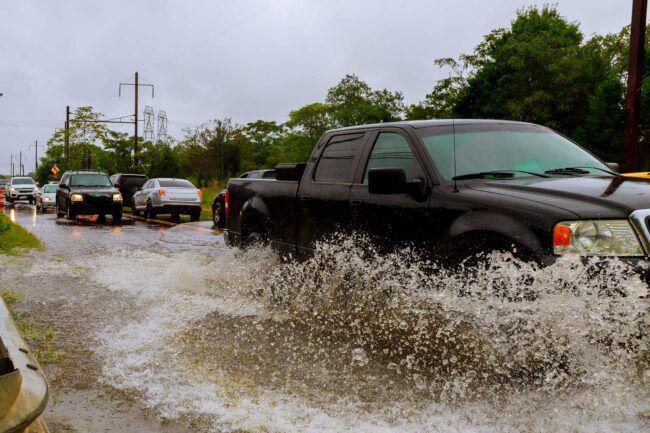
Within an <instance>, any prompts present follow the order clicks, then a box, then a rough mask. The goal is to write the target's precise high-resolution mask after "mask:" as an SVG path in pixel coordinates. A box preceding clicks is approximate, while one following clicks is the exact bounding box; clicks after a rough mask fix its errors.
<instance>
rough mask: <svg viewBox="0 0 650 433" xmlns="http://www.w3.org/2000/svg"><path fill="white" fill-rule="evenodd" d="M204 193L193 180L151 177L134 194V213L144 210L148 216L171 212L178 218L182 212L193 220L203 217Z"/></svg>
mask: <svg viewBox="0 0 650 433" xmlns="http://www.w3.org/2000/svg"><path fill="white" fill-rule="evenodd" d="M202 197H203V194H202V193H201V190H200V189H197V188H196V187H195V186H194V185H192V182H190V181H188V180H185V179H171V178H158V179H149V180H148V181H147V182H146V183H145V184H144V185H142V188H140V189H139V190H138V191H137V192H136V193H135V195H134V196H133V204H134V207H133V213H134V214H135V215H139V214H140V212H141V211H144V213H145V216H146V217H147V218H156V216H157V215H160V214H171V216H172V219H178V216H179V215H180V214H186V215H189V216H190V219H191V220H192V221H198V220H199V219H200V217H201V201H202Z"/></svg>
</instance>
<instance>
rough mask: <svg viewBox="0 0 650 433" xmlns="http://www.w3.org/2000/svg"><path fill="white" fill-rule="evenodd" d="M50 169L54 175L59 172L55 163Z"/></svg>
mask: <svg viewBox="0 0 650 433" xmlns="http://www.w3.org/2000/svg"><path fill="white" fill-rule="evenodd" d="M51 170H52V174H54V175H55V176H56V175H57V174H59V167H57V166H56V165H55V166H54V167H52V169H51Z"/></svg>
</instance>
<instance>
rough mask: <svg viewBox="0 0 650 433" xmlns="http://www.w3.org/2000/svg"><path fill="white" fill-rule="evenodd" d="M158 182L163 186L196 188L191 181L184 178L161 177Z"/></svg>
mask: <svg viewBox="0 0 650 433" xmlns="http://www.w3.org/2000/svg"><path fill="white" fill-rule="evenodd" d="M158 182H159V183H160V186H161V187H163V188H194V185H192V183H191V182H189V181H187V180H183V179H167V180H164V179H160V180H159V181H158Z"/></svg>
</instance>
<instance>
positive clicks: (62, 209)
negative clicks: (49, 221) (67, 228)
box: [56, 171, 122, 224]
mask: <svg viewBox="0 0 650 433" xmlns="http://www.w3.org/2000/svg"><path fill="white" fill-rule="evenodd" d="M107 214H109V215H111V217H112V218H113V223H114V224H116V223H119V222H120V221H121V219H122V194H120V191H119V190H117V189H116V188H115V187H113V183H112V182H111V180H110V179H109V178H108V176H107V175H106V174H104V173H101V172H97V171H69V172H66V173H65V174H64V175H63V177H62V178H61V183H59V188H58V189H57V191H56V216H57V217H62V216H64V215H65V217H66V218H67V219H69V220H74V219H75V218H76V217H77V215H98V216H99V219H100V220H103V219H104V217H105V216H106V215H107Z"/></svg>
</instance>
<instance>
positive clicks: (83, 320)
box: [0, 203, 226, 433]
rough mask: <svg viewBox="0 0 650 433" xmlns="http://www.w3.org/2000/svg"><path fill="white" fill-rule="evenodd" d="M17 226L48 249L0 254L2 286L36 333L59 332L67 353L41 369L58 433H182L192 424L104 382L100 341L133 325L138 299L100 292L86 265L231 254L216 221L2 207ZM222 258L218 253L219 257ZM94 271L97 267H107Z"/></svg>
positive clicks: (58, 341)
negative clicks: (158, 414) (129, 255)
mask: <svg viewBox="0 0 650 433" xmlns="http://www.w3.org/2000/svg"><path fill="white" fill-rule="evenodd" d="M0 211H2V212H4V214H5V215H7V216H8V217H9V218H11V220H13V221H14V222H16V223H18V224H20V225H22V226H23V227H25V228H27V229H28V230H29V231H30V232H32V233H33V234H35V235H36V236H38V237H39V239H40V240H41V241H42V242H43V244H44V245H45V248H46V249H45V251H42V252H39V251H32V252H30V253H28V254H27V255H26V256H23V257H3V256H0V288H3V289H7V290H12V291H17V292H19V293H21V294H22V296H23V300H22V301H21V302H20V303H19V304H18V311H19V312H20V313H25V314H26V315H27V317H29V318H30V320H31V321H32V322H33V324H34V325H35V326H37V327H41V328H44V327H50V326H53V327H54V329H55V330H56V338H55V340H54V347H55V348H56V350H59V351H60V352H61V353H64V354H65V357H64V361H63V362H61V363H56V364H51V365H43V368H44V370H45V372H46V375H47V377H48V380H49V382H50V401H49V405H48V408H47V410H46V412H45V420H46V422H47V424H48V426H49V428H50V431H51V432H53V433H56V432H68V431H93V432H95V431H107V432H108V431H128V432H135V433H139V432H142V433H144V432H172V433H175V432H181V431H187V426H183V425H177V424H175V423H172V422H167V423H161V422H160V421H159V420H157V419H156V418H155V416H153V415H152V414H151V413H148V412H147V411H146V410H142V409H140V408H138V405H133V404H132V403H131V402H130V400H132V398H133V397H132V396H124V395H119V394H116V393H115V392H113V390H111V389H109V388H107V387H106V386H104V385H102V384H101V383H100V381H99V379H98V378H99V377H100V375H101V369H102V358H101V356H100V355H98V354H96V353H94V346H95V345H96V339H95V336H96V335H97V333H100V332H101V331H102V330H103V329H104V328H105V327H106V326H108V324H110V323H111V322H113V321H122V320H124V321H126V320H130V319H131V318H132V317H133V316H135V315H137V311H134V309H131V308H130V307H131V304H132V302H133V299H132V298H129V297H127V296H123V295H121V294H119V293H112V292H107V291H106V290H103V289H102V288H101V287H99V286H97V283H96V282H94V281H93V280H92V278H89V276H88V275H87V272H88V267H87V266H84V265H85V262H86V260H92V263H97V259H98V258H101V257H102V256H104V255H106V256H109V255H111V254H116V252H117V254H119V253H120V252H124V251H131V252H132V251H142V252H144V253H145V254H146V252H148V251H150V252H156V253H160V252H164V253H176V252H180V253H183V252H186V251H187V252H193V253H195V254H196V252H197V251H202V250H206V249H209V250H210V251H212V254H214V252H215V251H219V250H222V249H226V247H225V245H224V243H223V237H222V236H221V233H220V232H219V231H215V230H213V229H212V224H211V223H210V222H197V223H184V224H179V225H176V226H170V225H169V224H168V223H167V224H163V223H157V222H145V221H141V220H135V219H130V218H128V216H125V218H123V220H122V221H120V222H119V223H117V224H114V223H113V221H112V220H111V218H110V216H109V217H107V219H106V221H105V222H99V221H97V219H96V218H93V217H79V218H78V219H77V220H76V221H67V220H65V219H64V218H57V217H56V215H55V214H54V212H53V211H50V212H48V213H46V214H40V213H37V212H36V209H35V207H34V206H32V205H29V204H27V203H16V204H15V205H13V206H7V207H5V208H4V209H2V208H0ZM217 254H218V253H217ZM99 261H100V264H99V265H96V264H95V265H93V266H94V267H95V268H97V266H101V259H100V260H99Z"/></svg>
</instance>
